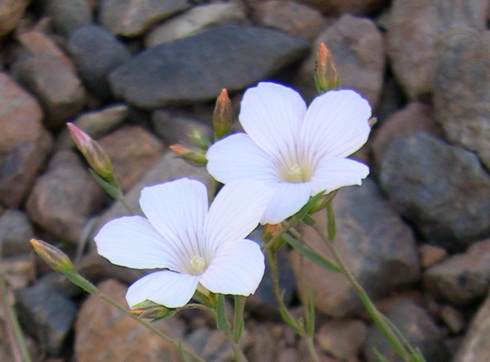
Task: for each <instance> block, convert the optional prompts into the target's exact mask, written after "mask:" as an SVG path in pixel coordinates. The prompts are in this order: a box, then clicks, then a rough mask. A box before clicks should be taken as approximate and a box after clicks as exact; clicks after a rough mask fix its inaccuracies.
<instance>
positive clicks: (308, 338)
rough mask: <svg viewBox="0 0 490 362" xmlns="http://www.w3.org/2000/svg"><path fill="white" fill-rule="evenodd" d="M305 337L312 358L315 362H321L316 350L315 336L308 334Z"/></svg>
mask: <svg viewBox="0 0 490 362" xmlns="http://www.w3.org/2000/svg"><path fill="white" fill-rule="evenodd" d="M304 338H305V341H306V347H307V348H308V352H309V353H310V356H311V359H312V360H313V362H319V361H320V357H319V356H318V353H317V352H316V348H315V343H314V341H313V336H311V335H306V336H305V337H304Z"/></svg>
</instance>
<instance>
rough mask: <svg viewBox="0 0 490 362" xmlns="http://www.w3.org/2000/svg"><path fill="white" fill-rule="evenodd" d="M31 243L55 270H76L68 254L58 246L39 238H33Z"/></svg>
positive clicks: (61, 271)
mask: <svg viewBox="0 0 490 362" xmlns="http://www.w3.org/2000/svg"><path fill="white" fill-rule="evenodd" d="M30 243H31V245H32V247H33V248H34V251H35V252H36V253H37V255H39V256H40V257H41V258H42V259H43V260H44V261H45V262H46V264H48V265H49V267H50V268H51V269H53V270H54V271H57V272H60V273H63V272H65V271H67V270H75V267H74V266H73V263H72V262H71V260H70V258H69V257H68V255H66V254H65V253H63V252H62V251H61V250H60V249H58V248H57V247H55V246H53V245H51V244H48V243H46V242H44V241H42V240H37V239H31V240H30Z"/></svg>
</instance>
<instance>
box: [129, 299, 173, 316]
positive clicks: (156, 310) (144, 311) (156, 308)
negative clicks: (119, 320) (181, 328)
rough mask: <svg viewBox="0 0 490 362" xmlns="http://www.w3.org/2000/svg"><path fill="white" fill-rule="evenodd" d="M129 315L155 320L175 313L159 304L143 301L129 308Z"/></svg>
mask: <svg viewBox="0 0 490 362" xmlns="http://www.w3.org/2000/svg"><path fill="white" fill-rule="evenodd" d="M131 313H133V314H135V315H137V316H138V317H141V318H146V319H151V320H157V319H161V318H165V317H169V316H170V315H172V314H174V313H175V311H174V310H172V309H169V308H167V307H165V306H163V305H161V304H157V303H154V302H152V301H151V300H145V301H144V302H141V303H138V304H136V305H135V306H134V307H133V308H131Z"/></svg>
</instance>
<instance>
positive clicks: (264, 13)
mask: <svg viewBox="0 0 490 362" xmlns="http://www.w3.org/2000/svg"><path fill="white" fill-rule="evenodd" d="M253 17H254V20H255V21H256V22H257V24H259V25H261V26H264V27H269V28H273V29H277V30H282V31H284V32H285V33H288V34H289V35H292V36H297V37H299V38H303V39H314V38H315V37H316V36H317V35H318V33H320V31H321V30H322V29H323V28H324V27H325V25H326V23H327V20H326V19H325V18H324V17H323V16H322V13H321V12H320V11H319V10H317V9H314V8H312V7H311V6H308V5H303V4H298V3H296V2H293V1H281V0H271V1H264V2H259V3H257V5H256V6H255V8H254V13H253Z"/></svg>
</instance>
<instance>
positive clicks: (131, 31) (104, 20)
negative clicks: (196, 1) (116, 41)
mask: <svg viewBox="0 0 490 362" xmlns="http://www.w3.org/2000/svg"><path fill="white" fill-rule="evenodd" d="M188 7H189V4H188V2H187V1H186V0H167V1H153V0H129V1H128V0H105V1H103V2H102V3H101V8H100V19H99V20H100V23H101V24H102V26H104V27H105V28H107V29H109V30H110V31H111V33H113V34H116V35H123V36H127V37H133V36H137V35H141V34H142V33H144V32H145V31H146V30H148V29H149V28H150V27H151V26H152V25H154V24H156V23H157V22H158V21H160V20H163V19H166V18H168V17H170V16H171V15H173V14H176V13H178V12H181V11H184V10H186V9H187V8H188Z"/></svg>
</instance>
